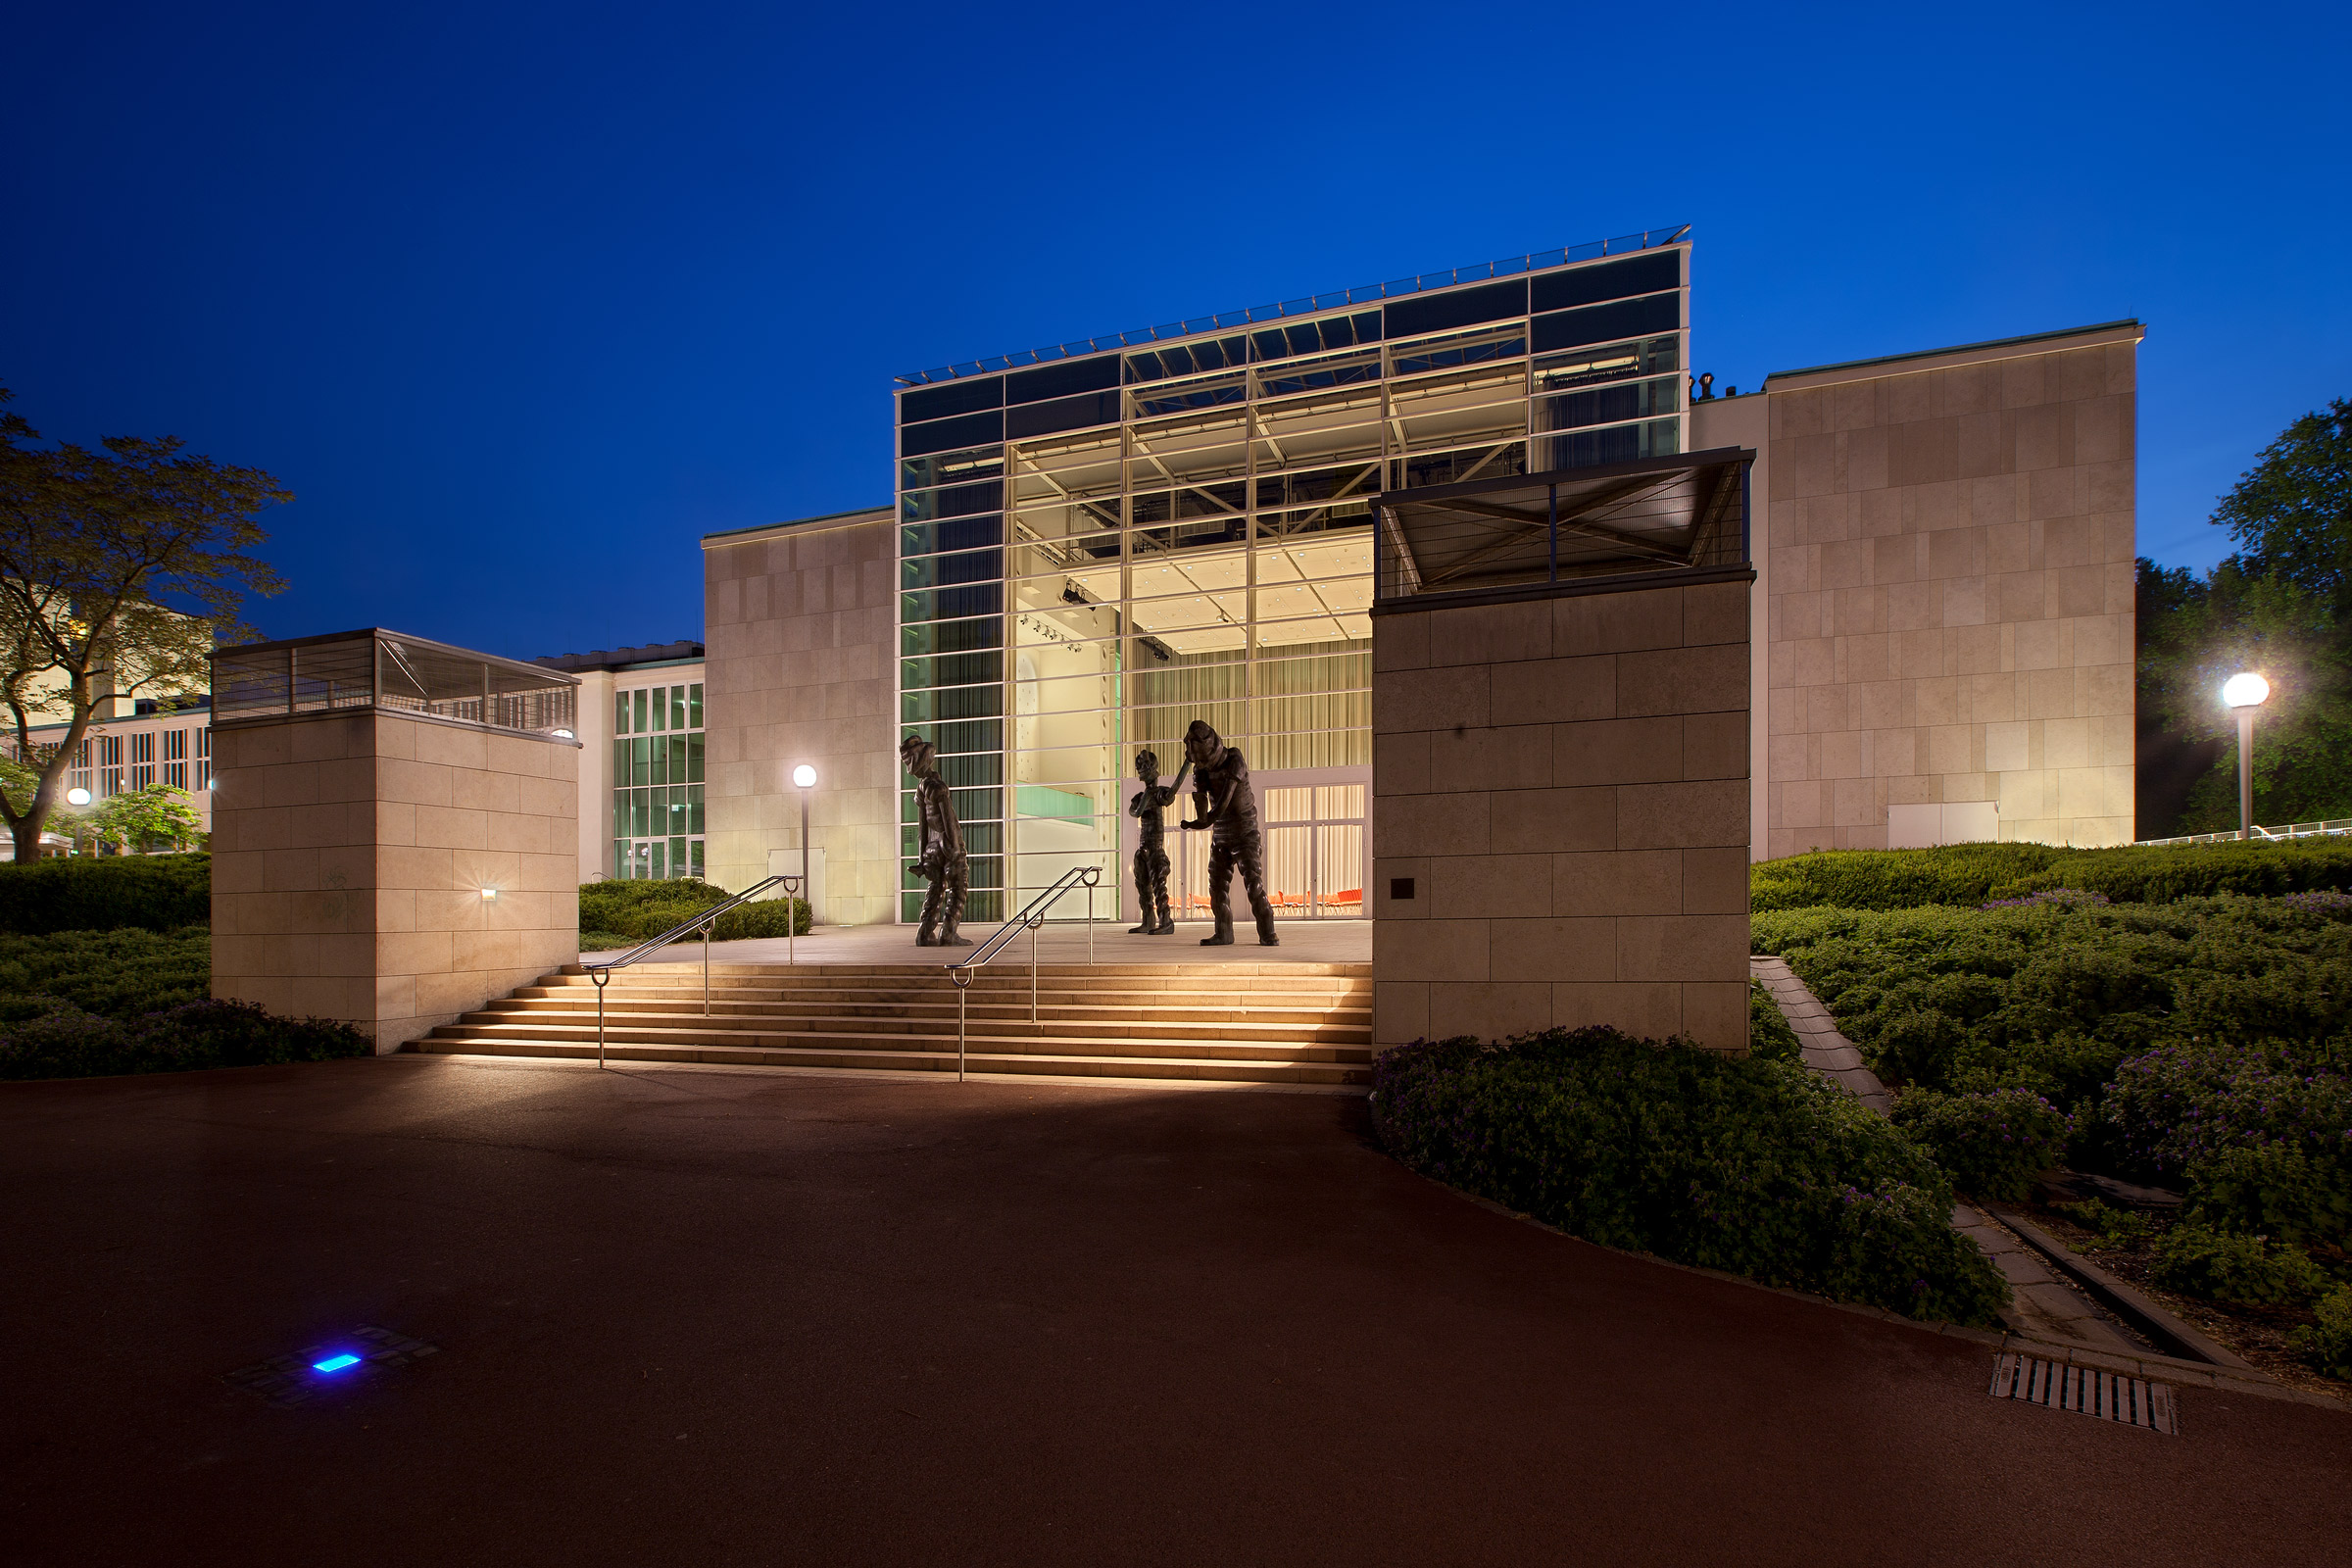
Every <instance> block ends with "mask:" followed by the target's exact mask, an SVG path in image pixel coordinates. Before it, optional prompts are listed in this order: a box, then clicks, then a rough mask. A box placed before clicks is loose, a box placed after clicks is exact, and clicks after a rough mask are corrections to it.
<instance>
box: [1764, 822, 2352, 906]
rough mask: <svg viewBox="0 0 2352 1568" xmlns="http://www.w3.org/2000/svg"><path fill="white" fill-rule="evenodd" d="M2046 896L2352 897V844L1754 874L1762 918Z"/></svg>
mask: <svg viewBox="0 0 2352 1568" xmlns="http://www.w3.org/2000/svg"><path fill="white" fill-rule="evenodd" d="M2046 888H2075V889H2079V890H2080V891H2082V892H2084V893H2103V894H2105V895H2106V896H2107V897H2108V898H2110V899H2112V900H2114V901H2115V902H2116V903H2118V904H2171V903H2174V902H2176V901H2177V900H2180V899H2190V898H2213V897H2217V896H2219V895H2222V894H2229V893H2235V894H2244V895H2248V896H2252V897H2263V898H2275V897H2277V896H2278V895H2281V894H2287V893H2311V892H2335V893H2342V892H2352V842H2346V841H2344V840H2341V839H2299V840H2295V841H2293V842H2291V843H2286V844H2265V843H2259V842H2256V843H2243V844H2241V843H2228V844H2177V845H2169V846H2165V847H2162V848H2155V847H2149V848H2142V847H2140V846H2137V845H2125V846H2119V847H2117V848H2114V849H2106V850H2066V849H2058V848H2055V847H2053V846H2051V845H2047V844H1948V845H1944V846H1942V847H1941V848H1938V849H1933V850H1829V851H1822V852H1819V853H1816V854H1813V855H1795V856H1790V857H1789V858H1785V859H1779V860H1766V861H1763V862H1761V863H1760V864H1758V865H1756V866H1754V867H1753V868H1752V869H1751V870H1750V871H1749V873H1748V896H1749V907H1751V908H1752V909H1755V910H1757V911H1764V910H1779V909H1803V908H1813V907H1823V906H1832V907H1838V908H1842V909H1915V908H1921V907H1926V906H1929V905H1958V906H1964V907H1975V906H1977V905H1981V904H1985V903H1988V902H1991V901H1993V900H1998V899H2016V898H2023V897H2025V896H2026V895H2028V894H2033V893H2038V892H2040V891H2042V890H2043V889H2046Z"/></svg>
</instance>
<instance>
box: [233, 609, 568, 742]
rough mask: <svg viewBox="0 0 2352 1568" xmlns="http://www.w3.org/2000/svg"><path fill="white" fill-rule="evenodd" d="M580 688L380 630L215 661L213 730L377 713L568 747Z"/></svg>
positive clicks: (254, 647)
mask: <svg viewBox="0 0 2352 1568" xmlns="http://www.w3.org/2000/svg"><path fill="white" fill-rule="evenodd" d="M579 685H580V682H579V678H578V677H577V676H575V675H567V674H564V673H563V672H562V671H560V670H553V669H549V668H547V667H546V666H545V665H542V664H526V663H524V662H521V661H519V660H514V659H501V658H499V657H498V656H497V655H496V654H477V653H474V652H472V651H471V650H469V649H465V648H453V647H451V646H450V645H449V644H447V643H436V642H428V641H426V640H425V639H424V638H421V637H411V636H409V635H408V634H406V633H405V632H396V631H387V630H385V629H384V628H383V627H381V626H368V627H363V628H361V629H360V630H358V631H341V632H329V633H327V634H325V635H323V636H319V637H296V638H291V639H288V640H286V641H284V642H273V643H246V644H243V645H242V646H240V647H236V648H222V649H219V650H217V651H216V652H215V653H214V655H213V722H214V723H215V724H217V725H219V724H236V723H246V722H257V721H264V720H283V719H286V718H290V717H305V716H310V715H314V714H326V713H335V712H343V711H361V710H364V709H377V710H382V711H390V712H396V713H405V714H407V715H409V716H410V717H413V718H430V719H437V720H440V721H442V722H444V723H453V724H465V725H468V726H471V727H475V728H481V729H495V730H506V731H510V732H514V733H517V734H528V735H539V736H542V737H545V738H547V739H550V740H564V741H568V740H571V739H572V738H573V736H574V732H575V731H576V730H577V728H578V724H579V720H578V712H577V710H578V699H579Z"/></svg>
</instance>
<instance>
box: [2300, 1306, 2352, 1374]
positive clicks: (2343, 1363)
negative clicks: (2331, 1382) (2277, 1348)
mask: <svg viewBox="0 0 2352 1568" xmlns="http://www.w3.org/2000/svg"><path fill="white" fill-rule="evenodd" d="M2311 1315H2312V1324H2311V1326H2310V1327H2309V1328H2302V1329H2297V1330H2295V1335H2294V1346H2295V1348H2296V1349H2298V1350H2301V1351H2302V1352H2303V1355H2304V1358H2305V1359H2306V1360H2308V1361H2310V1362H2311V1364H2312V1365H2313V1366H2315V1367H2317V1368H2318V1369H2319V1370H2320V1371H2322V1372H2324V1373H2326V1374H2327V1376H2329V1377H2331V1378H2352V1285H2338V1286H2337V1287H2336V1288H2335V1289H2334V1290H2332V1291H2329V1292H2328V1293H2327V1295H2326V1296H2324V1297H2322V1298H2321V1299H2320V1302H2319V1304H2318V1305H2317V1306H2314V1307H2313V1308H2312V1309H2311Z"/></svg>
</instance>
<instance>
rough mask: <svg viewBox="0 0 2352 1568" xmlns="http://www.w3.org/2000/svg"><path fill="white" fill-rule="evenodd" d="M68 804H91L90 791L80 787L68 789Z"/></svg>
mask: <svg viewBox="0 0 2352 1568" xmlns="http://www.w3.org/2000/svg"><path fill="white" fill-rule="evenodd" d="M66 804H67V805H68V806H87V805H89V804H90V792H89V791H88V790H85V789H81V788H78V787H76V788H73V789H70V790H68V791H66Z"/></svg>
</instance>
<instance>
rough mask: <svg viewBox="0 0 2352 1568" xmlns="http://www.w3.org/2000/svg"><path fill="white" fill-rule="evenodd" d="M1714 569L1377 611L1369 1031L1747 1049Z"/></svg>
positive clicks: (1745, 581)
mask: <svg viewBox="0 0 2352 1568" xmlns="http://www.w3.org/2000/svg"><path fill="white" fill-rule="evenodd" d="M1716 575H1717V577H1718V578H1719V580H1713V581H1704V582H1696V583H1692V584H1691V585H1689V586H1669V587H1646V588H1629V589H1624V590H1621V591H1615V592H1608V591H1603V592H1569V593H1564V594H1562V595H1561V596H1559V597H1552V598H1543V597H1531V598H1522V599H1518V600H1504V601H1502V602H1497V603H1482V604H1461V605H1446V606H1443V607H1442V608H1435V609H1425V608H1422V607H1421V606H1420V605H1419V604H1417V603H1415V602H1412V601H1405V602H1403V603H1400V604H1397V605H1395V606H1384V607H1383V609H1382V612H1381V613H1380V614H1378V615H1377V616H1376V617H1375V619H1374V621H1373V633H1372V662H1373V675H1372V733H1373V751H1372V759H1373V760H1372V792H1373V795H1374V797H1375V801H1376V805H1375V808H1374V811H1373V817H1372V820H1373V847H1372V855H1373V876H1372V912H1373V914H1374V916H1375V918H1376V923H1375V924H1374V926H1373V929H1372V955H1373V973H1374V975H1375V977H1376V980H1375V986H1374V997H1375V1000H1374V1011H1373V1033H1374V1038H1375V1039H1376V1040H1377V1041H1378V1042H1379V1043H1380V1044H1382V1045H1399V1044H1403V1043H1405V1042H1408V1041H1412V1040H1417V1039H1421V1038H1423V1037H1429V1038H1444V1037H1446V1036H1451V1035H1478V1036H1481V1037H1483V1038H1486V1039H1495V1038H1496V1037H1499V1036H1503V1035H1510V1034H1519V1033H1524V1032H1527V1031H1530V1030H1537V1029H1544V1028H1549V1027H1552V1026H1554V1025H1561V1026H1567V1027H1572V1028H1573V1027H1577V1026H1581V1025H1585V1024H1609V1025H1612V1026H1614V1027H1616V1028H1619V1029H1622V1030H1624V1031H1625V1032H1626V1033H1628V1034H1632V1035H1639V1036H1642V1037H1645V1038H1653V1039H1654V1038H1665V1037H1667V1036H1676V1035H1679V1036H1682V1037H1684V1038H1686V1039H1689V1040H1691V1041H1692V1042H1694V1043H1696V1044H1698V1045H1701V1046H1705V1047H1707V1048H1708V1049H1710V1050H1717V1051H1727V1052H1740V1051H1744V1050H1746V1049H1747V860H1748V654H1747V648H1748V598H1749V577H1748V573H1747V572H1746V571H1745V569H1744V568H1740V569H1739V570H1737V571H1731V572H1723V573H1718V574H1716ZM1431 603H1434V604H1441V605H1442V601H1432V602H1431Z"/></svg>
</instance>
